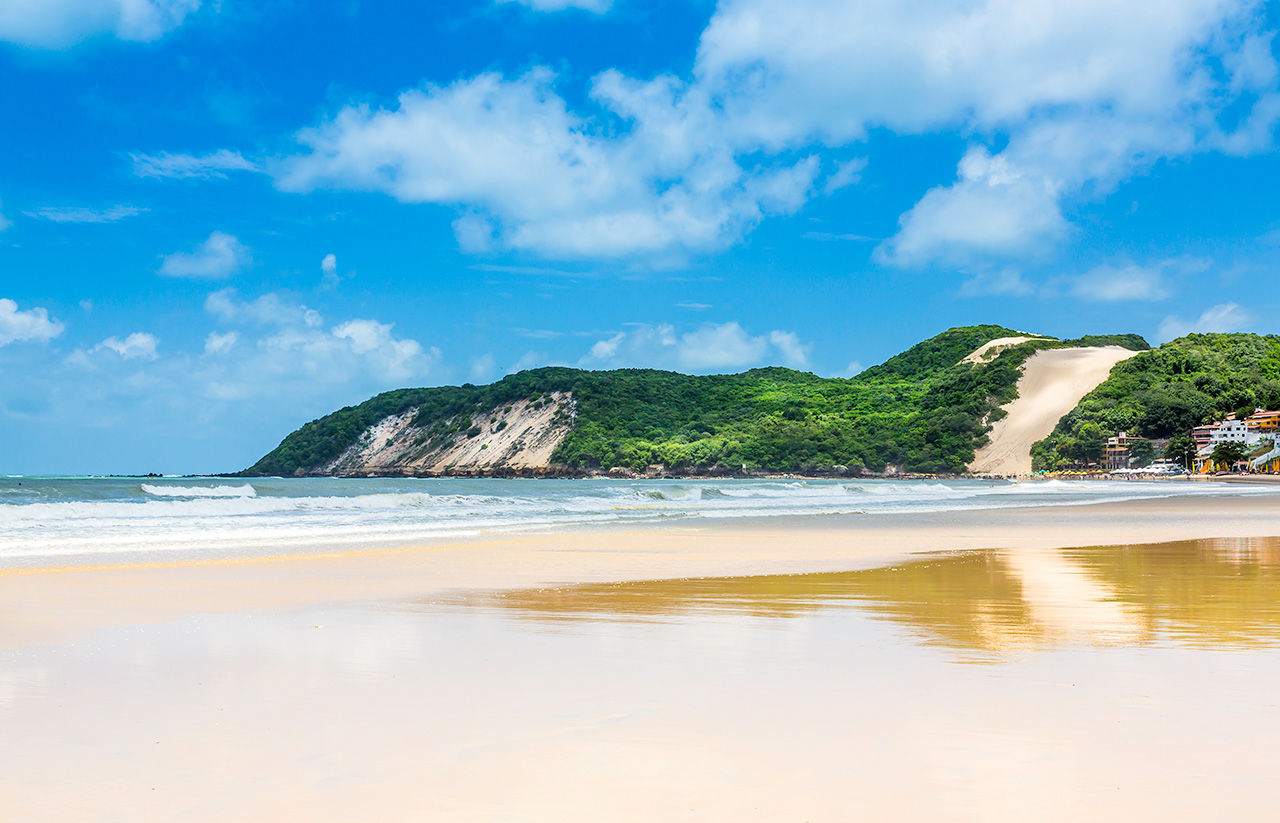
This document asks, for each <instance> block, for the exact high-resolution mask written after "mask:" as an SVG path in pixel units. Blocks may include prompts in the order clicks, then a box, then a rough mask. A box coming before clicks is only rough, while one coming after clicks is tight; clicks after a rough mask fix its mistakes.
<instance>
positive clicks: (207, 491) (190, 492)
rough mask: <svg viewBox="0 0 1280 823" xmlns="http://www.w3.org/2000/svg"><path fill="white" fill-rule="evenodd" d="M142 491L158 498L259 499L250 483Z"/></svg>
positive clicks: (147, 489)
mask: <svg viewBox="0 0 1280 823" xmlns="http://www.w3.org/2000/svg"><path fill="white" fill-rule="evenodd" d="M142 490H143V491H144V492H146V493H147V494H151V495H155V496H156V497H257V496H258V491H257V490H256V489H255V488H254V487H253V486H250V485H249V484H248V483H246V484H244V485H243V486H152V485H150V484H148V483H143V484H142Z"/></svg>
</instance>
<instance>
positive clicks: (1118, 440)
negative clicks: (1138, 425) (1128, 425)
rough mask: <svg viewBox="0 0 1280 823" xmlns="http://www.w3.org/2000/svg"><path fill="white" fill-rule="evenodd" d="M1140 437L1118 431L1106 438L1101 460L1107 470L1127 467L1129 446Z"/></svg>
mask: <svg viewBox="0 0 1280 823" xmlns="http://www.w3.org/2000/svg"><path fill="white" fill-rule="evenodd" d="M1143 439H1144V438H1141V437H1130V436H1129V433H1128V432H1120V433H1119V434H1117V435H1116V436H1115V437H1108V438H1107V446H1106V451H1105V452H1104V453H1103V461H1104V464H1105V466H1106V468H1107V470H1108V471H1114V470H1116V469H1127V468H1129V447H1130V446H1132V445H1133V443H1134V441H1136V440H1143Z"/></svg>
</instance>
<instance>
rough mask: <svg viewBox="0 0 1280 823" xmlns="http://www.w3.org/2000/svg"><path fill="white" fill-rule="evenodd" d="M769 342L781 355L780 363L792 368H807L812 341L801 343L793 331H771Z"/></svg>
mask: <svg viewBox="0 0 1280 823" xmlns="http://www.w3.org/2000/svg"><path fill="white" fill-rule="evenodd" d="M769 342H770V343H772V344H773V346H774V348H776V349H777V350H778V354H780V355H782V365H784V366H787V367H789V368H793V369H807V368H809V352H811V351H813V344H812V343H801V342H800V338H799V337H797V336H796V333H795V332H793V331H776V330H775V331H771V332H769Z"/></svg>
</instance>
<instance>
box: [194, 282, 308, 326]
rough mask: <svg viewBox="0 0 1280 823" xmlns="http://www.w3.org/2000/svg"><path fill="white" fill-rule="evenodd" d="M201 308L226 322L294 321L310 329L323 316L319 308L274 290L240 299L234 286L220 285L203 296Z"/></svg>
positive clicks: (285, 322)
mask: <svg viewBox="0 0 1280 823" xmlns="http://www.w3.org/2000/svg"><path fill="white" fill-rule="evenodd" d="M204 309H205V311H207V312H208V313H209V314H212V315H213V316H214V317H217V318H219V319H221V320H224V321H226V322H228V323H254V324H257V325H262V326H266V325H277V326H289V325H295V326H306V327H307V328H310V329H317V328H320V327H321V326H322V325H324V318H323V317H321V316H320V313H319V312H317V311H316V310H314V309H309V308H307V307H306V306H305V305H301V304H297V303H291V302H289V301H288V300H286V299H285V298H284V297H282V296H281V295H280V294H278V293H276V292H268V293H267V294H263V295H260V296H258V297H255V298H254V299H253V300H241V299H240V298H239V296H238V294H237V292H236V290H235V289H222V290H220V291H215V292H213V293H212V294H210V295H209V296H208V297H206V298H205V301H204Z"/></svg>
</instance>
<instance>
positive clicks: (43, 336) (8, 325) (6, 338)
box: [0, 297, 65, 346]
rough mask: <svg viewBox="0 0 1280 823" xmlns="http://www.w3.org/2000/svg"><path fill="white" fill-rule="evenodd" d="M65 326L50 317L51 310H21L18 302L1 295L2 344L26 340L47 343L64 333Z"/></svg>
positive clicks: (0, 334)
mask: <svg viewBox="0 0 1280 823" xmlns="http://www.w3.org/2000/svg"><path fill="white" fill-rule="evenodd" d="M64 328H65V327H64V326H63V325H62V324H61V323H59V322H58V321H57V320H50V319H49V310H48V309H44V308H40V307H38V306H37V307H36V308H34V309H27V310H26V311H19V309H18V304H17V303H16V302H14V301H13V300H10V299H9V298H7V297H0V346H7V345H9V344H10V343H18V342H24V341H35V342H38V343H45V342H48V341H49V340H52V339H53V338H55V337H57V336H58V335H60V334H62V331H63V329H64Z"/></svg>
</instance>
